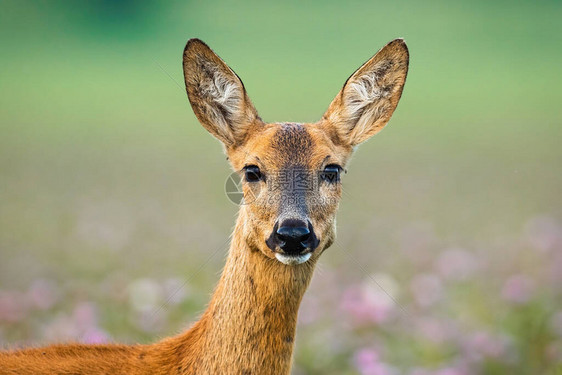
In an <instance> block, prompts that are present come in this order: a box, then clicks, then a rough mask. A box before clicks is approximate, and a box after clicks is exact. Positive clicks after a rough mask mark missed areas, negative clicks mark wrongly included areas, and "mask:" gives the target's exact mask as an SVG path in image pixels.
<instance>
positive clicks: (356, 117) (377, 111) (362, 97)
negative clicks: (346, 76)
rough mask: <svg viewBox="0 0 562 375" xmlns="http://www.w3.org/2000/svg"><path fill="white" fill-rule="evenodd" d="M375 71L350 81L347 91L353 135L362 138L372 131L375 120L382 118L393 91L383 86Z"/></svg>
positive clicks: (347, 105) (347, 104) (347, 107)
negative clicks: (353, 123) (353, 122)
mask: <svg viewBox="0 0 562 375" xmlns="http://www.w3.org/2000/svg"><path fill="white" fill-rule="evenodd" d="M378 79H379V77H377V75H376V74H375V73H374V72H371V73H370V74H364V75H362V76H360V77H358V78H355V79H354V80H353V81H352V82H350V83H349V89H348V91H347V92H346V94H347V95H346V103H345V104H346V109H347V112H348V115H349V117H350V119H351V120H352V121H356V124H355V126H354V127H353V136H354V137H355V138H361V137H362V136H363V135H364V134H367V133H368V132H370V131H371V130H372V128H373V124H374V122H375V121H376V120H377V119H378V118H380V117H381V116H382V115H383V113H384V111H385V110H386V108H387V104H388V101H389V98H390V96H391V94H392V91H391V90H389V89H386V88H384V87H382V86H381V85H380V84H379V83H378V82H377V80H378Z"/></svg>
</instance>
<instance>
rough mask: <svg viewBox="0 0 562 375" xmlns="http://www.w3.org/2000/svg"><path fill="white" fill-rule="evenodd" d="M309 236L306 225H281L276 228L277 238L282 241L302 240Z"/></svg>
mask: <svg viewBox="0 0 562 375" xmlns="http://www.w3.org/2000/svg"><path fill="white" fill-rule="evenodd" d="M308 237H310V230H309V229H308V228H306V227H281V228H279V229H277V238H279V240H281V241H283V242H303V241H306V240H307V239H308Z"/></svg>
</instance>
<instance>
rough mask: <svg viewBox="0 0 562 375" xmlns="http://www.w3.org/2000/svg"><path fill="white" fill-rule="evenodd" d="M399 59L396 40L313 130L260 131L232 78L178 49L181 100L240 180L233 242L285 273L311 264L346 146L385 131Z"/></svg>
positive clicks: (337, 190) (401, 51) (202, 57)
mask: <svg viewBox="0 0 562 375" xmlns="http://www.w3.org/2000/svg"><path fill="white" fill-rule="evenodd" d="M408 58H409V56H408V49H407V47H406V44H405V43H404V41H403V40H402V39H396V40H394V41H392V42H390V43H389V44H387V45H386V46H384V47H383V48H382V49H381V50H380V51H379V52H378V53H377V54H375V55H374V56H373V57H372V58H371V59H369V60H368V61H367V62H366V63H364V64H363V65H362V66H361V67H360V68H359V69H358V70H357V71H356V72H355V73H354V74H352V75H351V77H349V78H348V79H347V81H346V82H345V84H344V86H343V88H342V89H341V91H340V92H339V93H338V95H337V96H336V98H335V99H334V100H333V101H332V103H331V104H330V106H329V107H328V110H327V111H326V113H325V114H324V116H323V117H322V119H321V120H320V121H318V122H316V123H306V124H300V123H266V122H264V121H263V120H262V119H261V118H260V117H259V116H258V113H257V111H256V109H255V108H254V106H253V105H252V102H251V101H250V99H249V97H248V95H247V93H246V90H245V88H244V85H243V83H242V81H241V80H240V78H239V77H238V76H237V75H236V73H234V71H233V70H232V69H231V68H230V67H229V66H228V65H226V63H225V62H224V61H223V60H222V59H221V58H220V57H218V56H217V55H216V54H215V53H214V52H213V51H212V50H211V49H210V48H209V47H208V46H207V45H206V44H205V43H203V42H202V41H201V40H198V39H191V40H190V41H189V42H188V43H187V45H186V47H185V50H184V55H183V68H184V75H185V84H186V88H187V93H188V97H189V101H190V102H191V106H192V107H193V111H194V112H195V115H196V116H197V118H198V119H199V121H200V122H201V124H202V125H203V126H204V127H205V129H207V130H208V131H209V132H210V133H211V134H212V135H213V136H215V137H216V138H217V139H218V140H219V141H221V142H222V144H223V145H224V150H225V153H226V154H227V156H228V160H229V161H230V163H231V165H232V168H233V169H234V171H236V172H238V173H239V174H240V175H241V179H242V180H243V183H242V184H243V191H244V204H242V205H241V207H240V218H241V219H242V222H243V223H244V224H243V226H242V228H241V231H242V234H241V235H242V236H243V239H244V240H245V241H246V243H247V244H248V245H249V248H250V249H252V250H254V251H259V252H261V253H262V254H263V256H265V257H267V258H271V259H277V260H278V261H280V262H282V263H284V264H287V265H292V266H294V265H297V264H301V263H305V262H311V263H312V262H315V261H316V259H317V258H318V257H319V256H320V254H321V253H322V252H323V251H324V250H325V249H326V248H328V247H329V246H330V245H331V244H332V243H333V241H334V239H335V215H336V210H337V208H338V204H339V201H340V198H341V192H342V188H341V174H342V172H343V171H345V168H346V164H347V163H348V161H349V159H350V157H351V155H352V153H353V151H354V149H355V147H356V146H357V145H359V144H360V143H362V142H364V141H366V140H367V139H369V138H370V137H371V136H373V135H375V134H376V133H378V132H379V131H380V130H382V129H383V128H384V126H385V125H386V124H387V123H388V120H389V119H390V117H391V116H392V113H393V112H394V109H395V108H396V106H397V104H398V101H399V100H400V96H401V94H402V89H403V87H404V83H405V80H406V75H407V72H408Z"/></svg>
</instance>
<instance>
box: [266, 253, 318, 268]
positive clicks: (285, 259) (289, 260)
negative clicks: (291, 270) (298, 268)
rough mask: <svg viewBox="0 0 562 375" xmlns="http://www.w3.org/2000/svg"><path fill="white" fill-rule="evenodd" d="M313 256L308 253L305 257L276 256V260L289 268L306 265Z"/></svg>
mask: <svg viewBox="0 0 562 375" xmlns="http://www.w3.org/2000/svg"><path fill="white" fill-rule="evenodd" d="M311 256H312V253H306V254H303V255H286V254H279V253H276V254H275V258H277V260H278V261H280V262H281V263H283V264H286V265H288V266H291V265H295V264H301V263H304V262H306V261H307V260H309V259H310V257H311Z"/></svg>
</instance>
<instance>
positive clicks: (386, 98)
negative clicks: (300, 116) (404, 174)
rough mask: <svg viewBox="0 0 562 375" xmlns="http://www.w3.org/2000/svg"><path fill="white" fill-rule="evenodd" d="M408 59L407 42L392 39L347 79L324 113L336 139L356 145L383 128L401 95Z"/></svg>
mask: <svg viewBox="0 0 562 375" xmlns="http://www.w3.org/2000/svg"><path fill="white" fill-rule="evenodd" d="M408 60H409V54H408V48H407V47H406V43H404V40H402V39H395V40H393V41H392V42H390V43H388V44H387V45H386V46H384V47H383V48H382V49H381V50H380V51H379V52H377V54H376V55H375V56H373V57H372V58H371V59H370V60H369V61H367V62H366V63H365V64H363V65H362V66H361V67H360V68H359V69H357V71H356V72H355V73H353V75H351V77H349V78H348V79H347V81H346V82H345V84H344V86H343V88H342V89H341V91H340V92H339V94H338V95H337V96H336V98H335V99H334V100H333V101H332V104H330V107H329V108H328V110H327V111H326V113H325V114H324V119H325V120H327V121H328V125H327V126H330V127H331V128H332V130H335V131H336V134H337V137H338V139H339V140H343V141H344V142H345V143H347V144H349V145H351V146H355V145H357V144H359V143H361V142H364V141H366V140H367V139H368V138H370V137H371V136H373V135H374V134H376V133H378V132H379V131H380V130H382V128H384V126H385V125H386V124H387V122H388V120H390V116H392V113H393V112H394V109H396V106H397V105H398V101H399V100H400V96H401V95H402V89H403V87H404V83H405V82H406V75H407V73H408Z"/></svg>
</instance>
